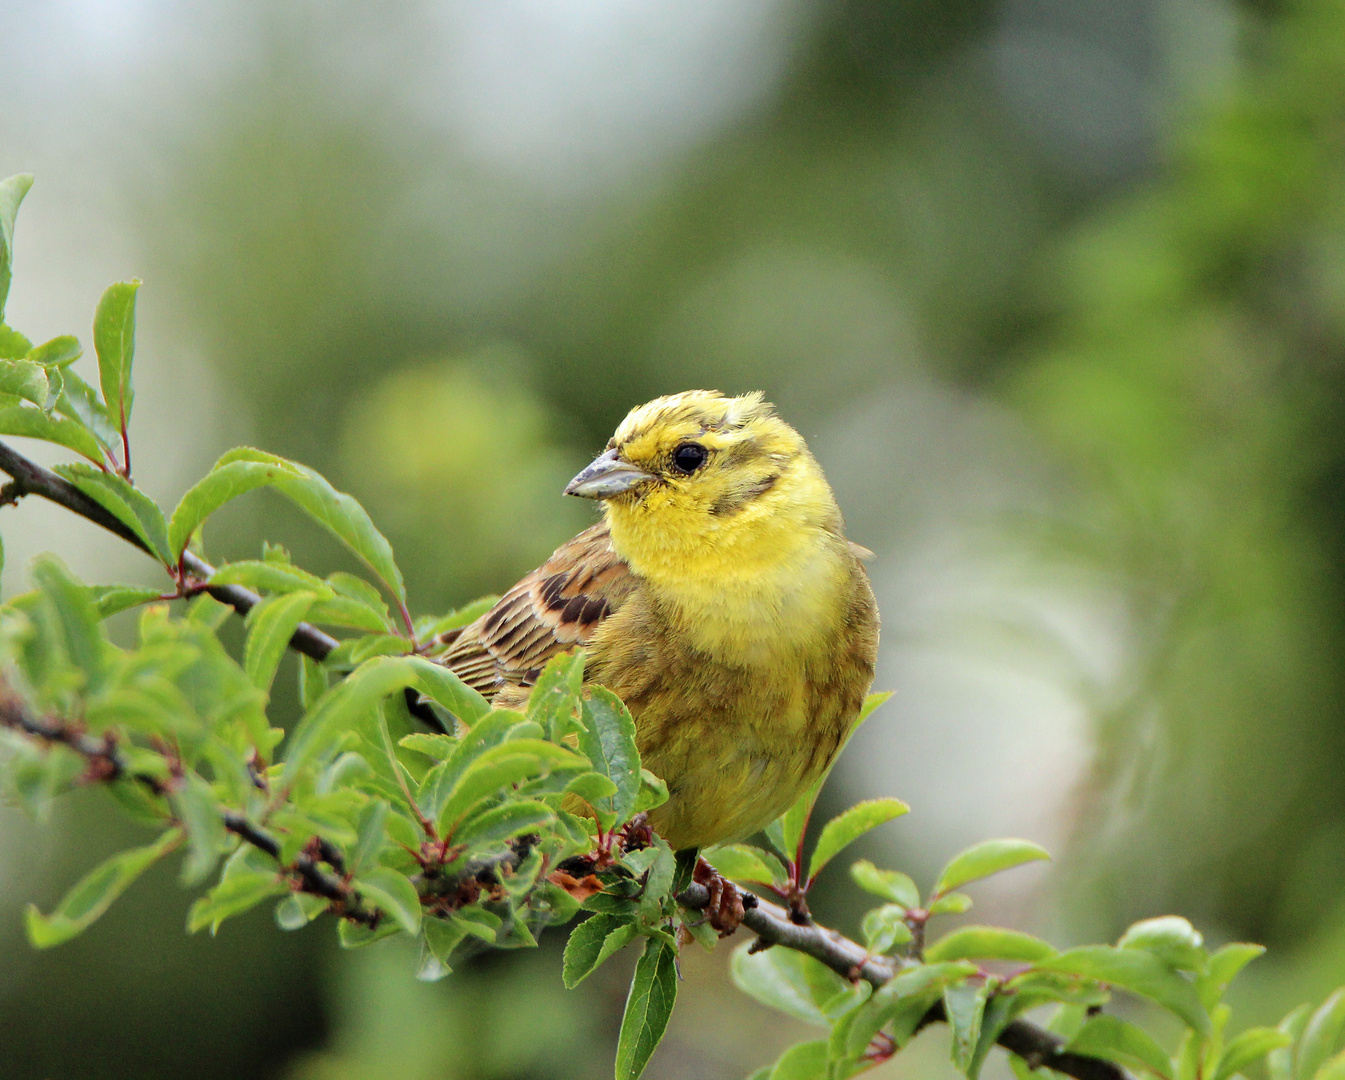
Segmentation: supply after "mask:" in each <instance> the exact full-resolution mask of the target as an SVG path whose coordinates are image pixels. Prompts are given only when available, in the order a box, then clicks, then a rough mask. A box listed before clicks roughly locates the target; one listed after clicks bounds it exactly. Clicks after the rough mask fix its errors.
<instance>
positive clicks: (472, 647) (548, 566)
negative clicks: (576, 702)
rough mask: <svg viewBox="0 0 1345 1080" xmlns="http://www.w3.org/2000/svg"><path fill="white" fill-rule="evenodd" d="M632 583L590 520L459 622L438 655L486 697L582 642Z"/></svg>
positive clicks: (530, 679)
mask: <svg viewBox="0 0 1345 1080" xmlns="http://www.w3.org/2000/svg"><path fill="white" fill-rule="evenodd" d="M638 584H639V579H638V578H637V577H636V576H635V574H633V573H632V572H631V569H630V567H629V566H628V565H627V564H626V561H625V560H624V559H622V558H621V557H620V556H619V555H617V553H616V552H614V551H613V550H612V541H611V536H610V534H609V533H608V531H607V526H606V524H600V525H595V526H593V528H591V529H586V530H585V531H584V532H581V533H580V534H579V535H578V536H576V537H575V538H574V539H573V540H571V541H569V542H568V543H566V544H563V545H561V546H560V547H559V548H557V549H556V551H555V553H554V554H553V555H552V556H551V558H549V559H547V561H546V562H545V563H543V564H542V565H541V566H539V567H538V568H537V569H536V570H534V571H533V572H532V573H530V574H528V575H527V576H526V577H525V578H523V580H521V581H520V582H519V583H518V584H517V585H515V586H514V587H513V588H512V589H510V590H509V591H508V592H507V593H505V594H504V596H502V597H501V598H500V600H499V603H497V604H496V605H495V606H494V607H493V608H491V609H490V610H489V611H488V612H486V613H485V614H484V615H482V616H481V618H479V619H477V621H476V622H474V623H472V624H470V625H469V626H466V627H464V628H463V629H462V632H461V633H460V634H458V636H457V637H456V638H455V640H454V641H453V642H452V643H451V644H450V645H449V648H448V650H447V652H445V653H444V654H443V656H441V657H440V658H439V662H440V663H442V664H443V665H444V666H445V667H447V668H449V669H450V670H451V671H452V672H453V673H454V674H456V675H457V676H458V677H459V678H460V679H462V681H463V682H465V683H467V685H468V686H471V687H472V688H473V689H475V690H478V691H480V692H481V693H482V694H484V695H485V696H486V697H488V698H490V697H494V695H495V693H496V692H497V691H498V690H500V689H501V688H502V687H505V686H531V685H532V684H533V683H534V682H535V681H536V679H537V675H538V673H539V672H540V671H541V669H542V667H543V666H544V665H545V664H546V662H547V661H548V660H549V659H551V657H553V656H555V655H556V654H558V653H562V652H565V651H566V650H568V649H571V648H574V647H575V646H576V645H584V644H587V642H588V641H589V639H590V638H592V636H593V632H594V631H595V630H596V629H597V628H598V625H599V624H600V623H601V622H602V621H603V620H604V619H606V618H607V617H608V616H609V615H611V614H612V612H614V611H616V610H617V608H619V607H620V606H621V604H622V602H623V601H624V600H625V599H626V597H628V596H629V595H630V594H631V593H632V592H633V591H634V590H635V589H636V588H637V587H638Z"/></svg>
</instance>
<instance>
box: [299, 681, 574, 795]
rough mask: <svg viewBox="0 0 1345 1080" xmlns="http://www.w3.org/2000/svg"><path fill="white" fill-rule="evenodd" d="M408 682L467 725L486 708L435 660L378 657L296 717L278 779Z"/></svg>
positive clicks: (329, 745) (328, 745)
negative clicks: (282, 771) (297, 720)
mask: <svg viewBox="0 0 1345 1080" xmlns="http://www.w3.org/2000/svg"><path fill="white" fill-rule="evenodd" d="M408 686H413V687H415V688H416V689H418V690H420V692H421V693H423V694H427V695H428V696H429V697H431V698H433V699H434V700H435V701H437V702H438V703H439V704H441V705H443V706H444V707H445V708H446V709H448V710H449V711H450V712H452V713H453V714H454V715H455V716H457V717H458V718H459V719H460V720H462V721H463V722H464V723H466V724H468V725H471V724H472V723H474V722H475V721H476V720H477V719H479V718H480V717H482V716H484V715H485V714H486V713H488V712H489V711H490V705H489V704H488V703H487V702H486V699H485V698H483V697H482V696H481V695H480V694H478V693H477V692H476V691H475V690H473V689H471V688H470V687H469V686H467V684H466V683H464V682H463V681H462V680H461V679H459V678H458V677H457V676H456V675H454V674H453V673H452V672H451V671H449V670H448V669H447V668H444V667H442V666H441V665H439V664H435V663H432V662H430V661H429V660H426V659H424V658H423V657H419V656H398V657H377V658H375V659H373V660H370V661H368V662H367V663H365V664H363V665H362V666H361V667H359V668H357V669H356V670H355V671H354V672H352V673H351V674H350V675H349V676H347V677H346V678H345V679H344V680H343V681H342V682H340V683H338V684H337V685H336V686H334V687H333V688H332V689H331V690H329V691H327V693H325V694H324V695H323V696H322V698H321V699H320V700H319V701H318V703H317V704H316V705H315V706H313V708H312V709H310V710H309V711H308V713H307V714H306V715H305V716H304V717H303V719H302V720H300V721H299V723H298V725H297V726H296V727H295V729H294V733H293V735H291V736H290V742H289V746H288V749H287V752H286V756H285V770H284V773H283V777H282V780H283V782H284V783H291V782H292V781H293V780H294V778H295V777H296V776H297V775H298V773H299V772H300V770H302V769H303V768H304V767H305V766H307V765H308V764H310V763H311V762H312V761H313V760H314V759H315V758H316V757H318V756H319V754H321V753H322V752H324V751H325V750H329V749H331V748H332V744H333V741H334V740H335V739H336V738H337V737H338V736H339V735H340V733H341V732H342V731H345V730H348V729H349V728H351V727H353V726H354V725H355V723H356V722H357V721H358V720H359V719H360V718H361V717H362V716H364V715H365V714H366V713H367V711H368V710H369V709H371V708H373V707H374V706H375V705H377V704H378V703H379V702H381V701H382V700H383V698H385V697H387V696H388V695H389V694H392V693H395V692H397V691H399V690H402V689H404V688H406V687H408ZM558 749H559V748H558Z"/></svg>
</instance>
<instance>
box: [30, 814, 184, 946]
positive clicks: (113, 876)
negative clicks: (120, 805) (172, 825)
mask: <svg viewBox="0 0 1345 1080" xmlns="http://www.w3.org/2000/svg"><path fill="white" fill-rule="evenodd" d="M181 841H182V832H181V830H179V829H169V830H168V831H167V832H166V833H164V834H163V835H162V836H160V837H159V839H158V840H156V841H155V842H154V843H152V844H147V845H146V846H145V847H138V848H131V850H129V851H123V852H121V853H120V854H119V855H114V856H112V858H110V859H108V860H107V861H106V862H104V863H102V864H101V865H100V866H98V867H97V868H96V869H94V870H92V871H91V872H90V873H88V874H86V875H85V876H84V877H83V878H81V879H80V881H79V883H78V884H76V885H75V887H74V888H73V889H71V890H70V891H69V892H68V893H66V894H65V897H64V899H62V900H61V902H60V903H59V904H57V905H56V910H55V911H53V912H52V913H51V914H50V915H43V914H42V913H41V912H40V911H38V909H37V906H36V905H34V904H29V905H28V908H27V910H26V911H25V913H24V925H25V927H26V929H27V931H28V940H29V941H30V942H32V944H33V947H34V948H37V949H50V948H51V947H52V946H54V945H60V944H61V943H63V942H66V941H69V940H70V939H71V938H73V937H76V936H78V935H79V934H82V933H83V932H84V931H85V930H87V929H88V928H89V927H90V926H92V925H93V923H94V922H96V921H97V919H98V917H99V916H100V915H102V914H103V912H105V911H106V910H107V909H108V908H109V907H111V906H112V902H113V901H114V900H116V898H117V897H119V896H120V895H121V894H122V893H124V892H125V891H126V889H127V887H128V886H129V885H130V884H131V882H133V881H135V879H136V878H138V877H139V876H140V875H141V874H143V873H144V872H145V871H146V870H148V869H149V868H150V867H151V866H153V865H154V864H155V863H156V862H158V861H159V860H160V859H162V858H163V857H164V856H165V855H167V854H168V853H169V852H170V851H172V850H173V849H174V848H175V847H177V846H178V844H179V843H181Z"/></svg>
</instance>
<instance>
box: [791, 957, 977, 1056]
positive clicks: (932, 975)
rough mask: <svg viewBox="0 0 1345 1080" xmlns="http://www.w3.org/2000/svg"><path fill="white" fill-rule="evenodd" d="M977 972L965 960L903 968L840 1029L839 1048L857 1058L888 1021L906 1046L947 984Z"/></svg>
mask: <svg viewBox="0 0 1345 1080" xmlns="http://www.w3.org/2000/svg"><path fill="white" fill-rule="evenodd" d="M771 951H774V950H771ZM974 974H976V965H975V964H970V963H967V962H966V961H958V962H956V963H952V964H921V965H919V966H918V967H914V968H910V969H908V970H906V971H903V972H902V973H901V974H899V975H897V976H896V977H895V978H892V979H889V980H888V981H887V982H885V983H883V985H882V986H880V987H878V989H877V990H875V991H874V992H873V996H872V997H870V998H869V1000H868V1001H866V1002H865V1003H864V1004H863V1005H861V1006H860V1007H859V1008H858V1009H856V1010H855V1013H854V1016H853V1019H852V1020H851V1021H850V1023H849V1024H847V1025H846V1026H845V1029H844V1031H843V1032H840V1029H838V1032H839V1033H840V1034H841V1036H842V1040H843V1045H842V1046H840V1047H837V1049H839V1050H843V1052H844V1053H845V1055H846V1056H848V1057H849V1058H850V1059H852V1060H853V1059H857V1058H858V1057H859V1055H860V1054H862V1053H863V1052H864V1050H865V1048H866V1047H867V1046H868V1045H869V1042H870V1040H872V1039H873V1037H874V1036H875V1035H876V1034H878V1032H879V1030H881V1029H882V1028H883V1027H884V1026H886V1025H888V1024H891V1025H892V1026H891V1028H890V1031H891V1034H892V1036H893V1039H894V1041H895V1042H896V1044H897V1045H898V1046H904V1045H905V1044H906V1041H907V1040H908V1039H910V1037H911V1036H912V1035H913V1034H914V1033H915V1031H916V1029H917V1027H918V1026H919V1024H920V1022H921V1021H922V1020H923V1019H924V1017H925V1014H926V1013H927V1012H928V1011H929V1008H930V1006H931V1005H933V1004H934V1003H935V1002H937V1001H938V1000H939V998H940V997H941V996H942V995H943V990H944V987H947V986H952V985H954V984H956V983H960V982H962V981H963V980H964V979H966V978H967V976H969V975H974Z"/></svg>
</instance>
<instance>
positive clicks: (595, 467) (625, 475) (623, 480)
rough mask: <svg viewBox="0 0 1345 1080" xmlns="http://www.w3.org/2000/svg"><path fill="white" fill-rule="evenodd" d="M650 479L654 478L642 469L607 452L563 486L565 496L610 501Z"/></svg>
mask: <svg viewBox="0 0 1345 1080" xmlns="http://www.w3.org/2000/svg"><path fill="white" fill-rule="evenodd" d="M652 479H654V477H653V476H652V475H650V474H649V473H647V472H645V471H644V470H643V469H637V468H636V467H635V466H634V465H631V464H628V463H627V462H625V461H622V460H621V459H620V458H618V457H617V456H616V451H615V450H607V451H605V452H603V453H602V454H599V455H598V457H596V458H594V460H593V463H592V464H591V465H589V467H588V468H586V469H585V470H584V471H583V472H581V473H580V474H579V475H578V476H576V477H575V478H574V479H573V480H571V481H570V482H569V483H568V484H567V485H565V494H566V495H578V496H579V497H580V498H581V499H610V498H611V497H612V496H613V495H620V494H621V493H622V492H623V491H629V490H630V489H631V488H633V487H634V486H635V485H636V484H641V483H644V481H646V480H652Z"/></svg>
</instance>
